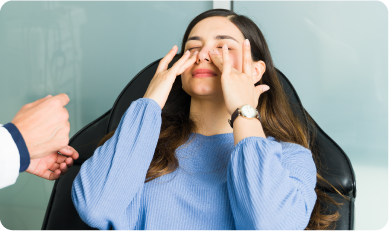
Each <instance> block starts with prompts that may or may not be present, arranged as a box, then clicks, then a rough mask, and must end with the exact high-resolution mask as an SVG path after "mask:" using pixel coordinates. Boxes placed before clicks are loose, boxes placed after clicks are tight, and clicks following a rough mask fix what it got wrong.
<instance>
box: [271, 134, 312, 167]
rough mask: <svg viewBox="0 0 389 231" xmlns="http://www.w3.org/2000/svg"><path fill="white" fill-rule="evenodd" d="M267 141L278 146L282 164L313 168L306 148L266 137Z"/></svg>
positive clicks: (310, 154)
mask: <svg viewBox="0 0 389 231" xmlns="http://www.w3.org/2000/svg"><path fill="white" fill-rule="evenodd" d="M267 139H268V140H269V141H272V142H277V143H279V144H280V146H281V149H282V152H281V153H282V158H281V159H282V163H283V164H287V165H289V164H293V165H300V166H311V167H312V168H315V163H314V160H313V156H312V152H311V150H309V149H308V148H305V147H304V146H302V145H300V144H296V143H290V142H283V141H279V140H276V139H275V138H274V137H268V138H267Z"/></svg>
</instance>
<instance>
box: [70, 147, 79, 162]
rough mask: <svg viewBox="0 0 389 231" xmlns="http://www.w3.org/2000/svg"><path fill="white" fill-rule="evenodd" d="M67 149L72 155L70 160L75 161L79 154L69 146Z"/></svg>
mask: <svg viewBox="0 0 389 231" xmlns="http://www.w3.org/2000/svg"><path fill="white" fill-rule="evenodd" d="M69 148H70V149H71V150H72V151H73V155H72V156H71V158H72V159H73V160H77V159H78V157H79V156H80V154H79V153H78V152H77V150H76V149H74V148H73V147H71V146H69Z"/></svg>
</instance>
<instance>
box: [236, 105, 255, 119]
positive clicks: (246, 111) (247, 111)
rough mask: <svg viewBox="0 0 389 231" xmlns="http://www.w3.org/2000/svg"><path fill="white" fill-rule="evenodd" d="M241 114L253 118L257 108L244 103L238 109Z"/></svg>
mask: <svg viewBox="0 0 389 231" xmlns="http://www.w3.org/2000/svg"><path fill="white" fill-rule="evenodd" d="M240 111H241V113H242V115H243V116H245V117H247V118H254V117H255V116H256V115H257V110H256V109H255V108H253V107H251V106H250V105H244V106H242V108H241V109H240Z"/></svg>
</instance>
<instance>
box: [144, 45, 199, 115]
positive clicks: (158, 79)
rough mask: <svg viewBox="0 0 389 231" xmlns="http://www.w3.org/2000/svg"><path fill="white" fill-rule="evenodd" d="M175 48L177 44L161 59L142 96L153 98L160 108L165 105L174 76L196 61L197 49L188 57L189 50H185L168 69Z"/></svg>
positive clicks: (175, 50)
mask: <svg viewBox="0 0 389 231" xmlns="http://www.w3.org/2000/svg"><path fill="white" fill-rule="evenodd" d="M177 50H178V48H177V46H176V45H174V46H173V48H172V49H171V50H170V51H169V53H167V55H166V56H165V57H163V59H161V61H160V62H159V65H158V68H157V71H156V73H155V75H154V77H153V79H152V80H151V81H150V84H149V86H148V88H147V90H146V93H145V95H144V96H143V98H149V99H153V100H155V101H156V102H157V103H158V104H159V106H160V107H161V109H162V108H163V107H164V106H165V103H166V101H167V98H168V96H169V94H170V91H171V89H172V86H173V83H174V81H175V80H176V77H177V76H178V75H181V74H182V73H183V72H184V71H185V70H186V69H187V68H188V67H190V66H191V65H192V64H193V63H195V61H196V56H197V53H198V51H196V52H194V53H193V55H192V56H191V57H190V58H189V56H190V52H189V51H186V52H185V54H184V55H183V56H182V57H181V58H180V59H179V60H178V61H177V62H176V63H175V64H174V65H173V66H172V67H171V68H170V69H169V70H168V69H167V68H168V65H169V63H170V62H171V61H172V60H173V58H174V56H175V55H176V53H177Z"/></svg>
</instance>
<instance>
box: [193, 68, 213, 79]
mask: <svg viewBox="0 0 389 231" xmlns="http://www.w3.org/2000/svg"><path fill="white" fill-rule="evenodd" d="M215 76H217V74H216V72H214V71H212V70H210V69H196V70H194V71H193V73H192V77H193V78H205V77H215Z"/></svg>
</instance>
